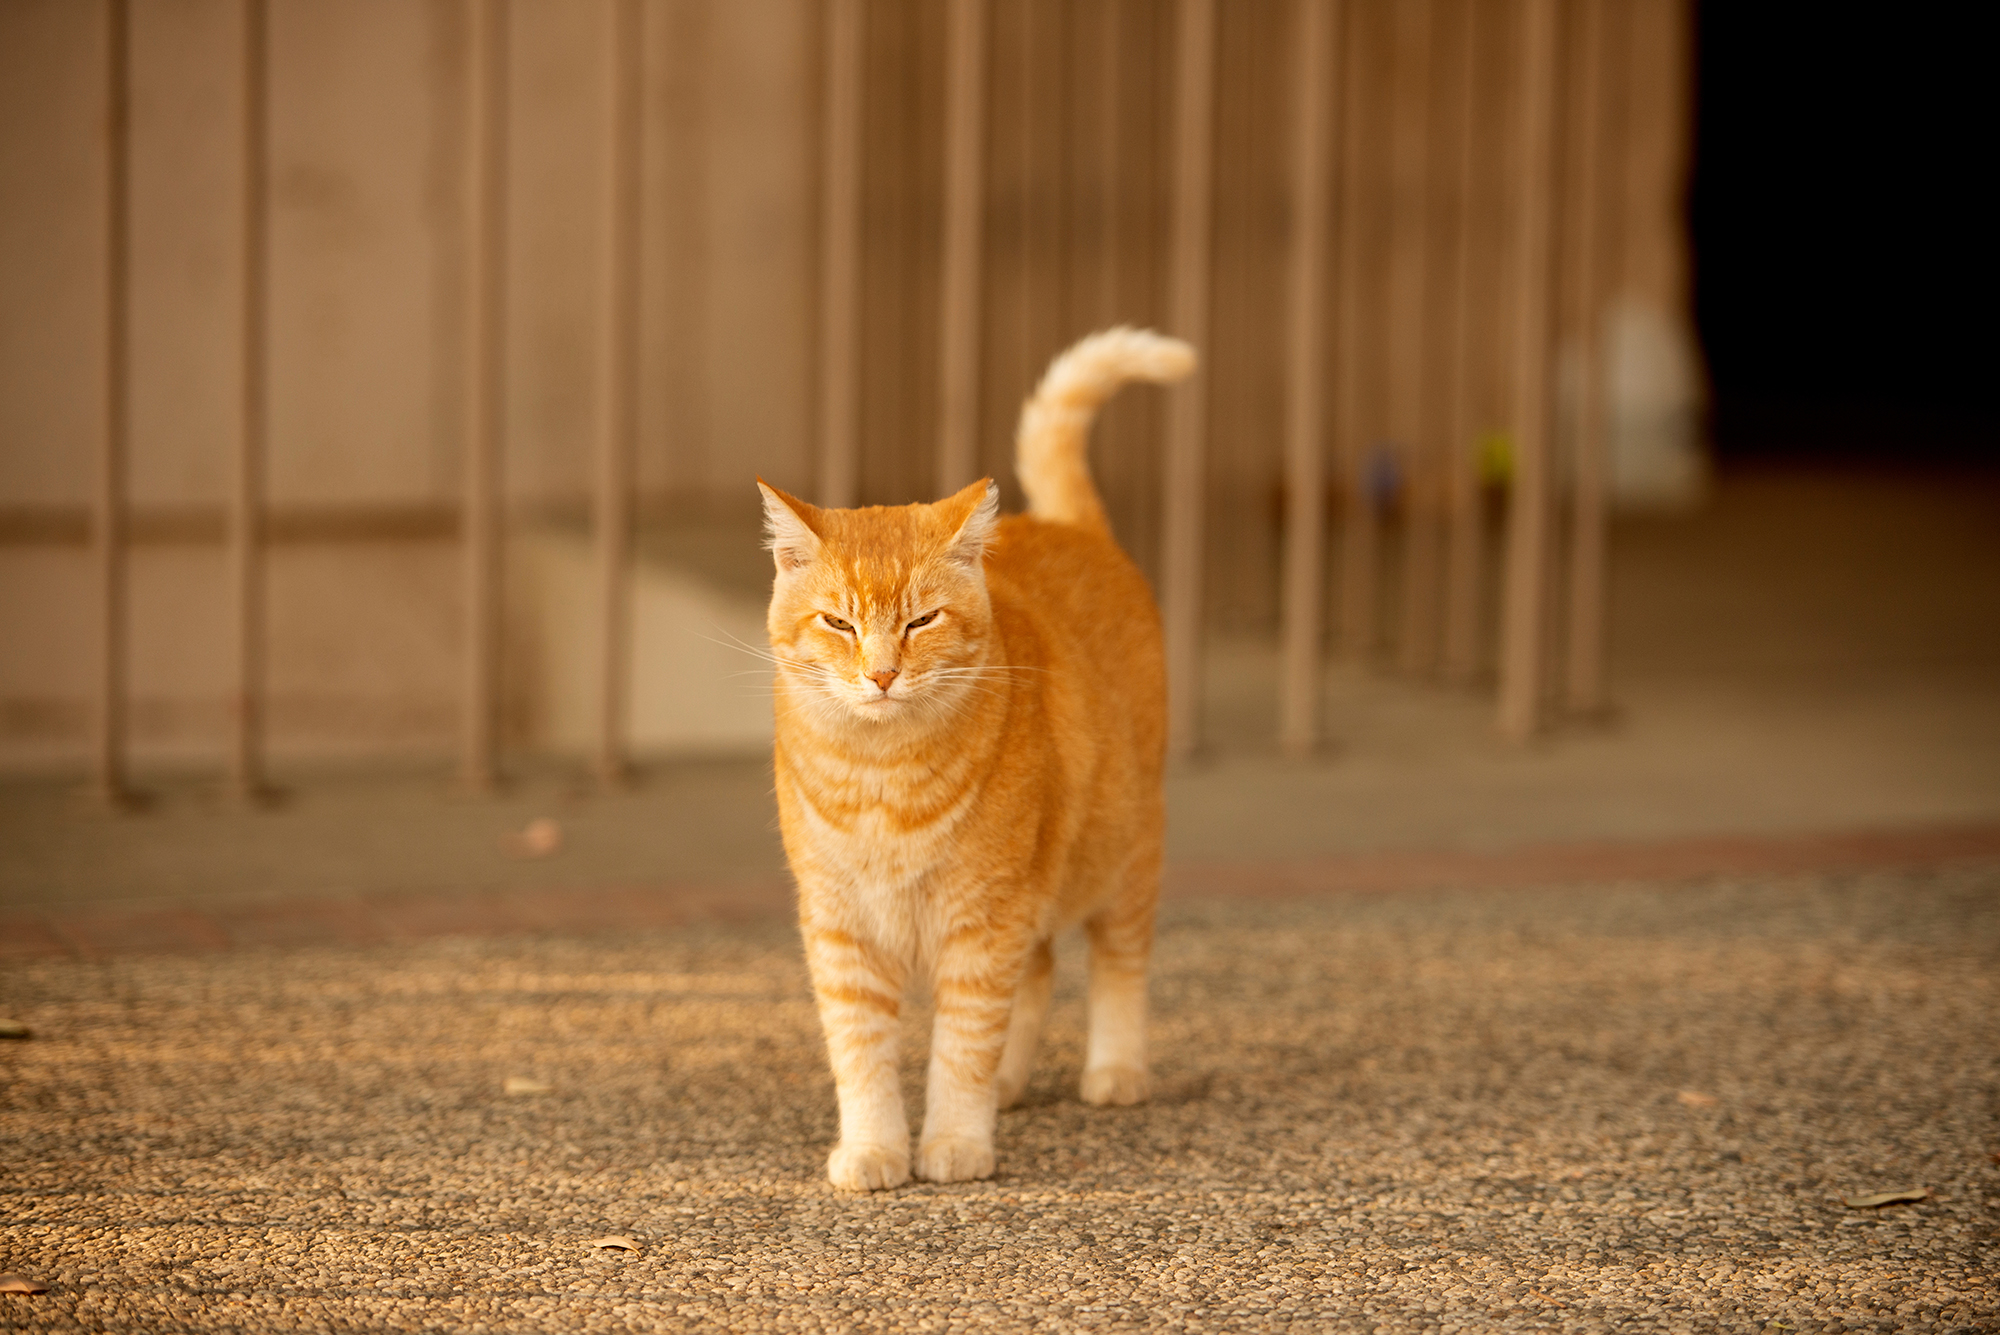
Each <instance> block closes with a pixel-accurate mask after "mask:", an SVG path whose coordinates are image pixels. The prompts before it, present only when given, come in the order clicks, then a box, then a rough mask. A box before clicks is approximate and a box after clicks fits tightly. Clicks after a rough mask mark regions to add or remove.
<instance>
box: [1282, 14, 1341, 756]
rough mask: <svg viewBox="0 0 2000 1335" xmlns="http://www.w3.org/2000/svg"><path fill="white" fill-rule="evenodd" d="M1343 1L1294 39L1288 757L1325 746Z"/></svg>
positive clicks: (1301, 19)
mask: <svg viewBox="0 0 2000 1335" xmlns="http://www.w3.org/2000/svg"><path fill="white" fill-rule="evenodd" d="M1339 4H1340V0H1297V2H1296V4H1295V5H1294V6H1293V13H1294V15H1295V23H1296V27H1295V29H1294V32H1293V39H1292V40H1293V41H1294V42H1295V43H1297V46H1296V48H1295V50H1294V52H1293V58H1294V60H1295V61H1296V65H1295V66H1294V69H1295V74H1294V79H1295V86H1294V88H1293V99H1294V100H1293V106H1294V112H1293V116H1294V119H1293V124H1292V199H1293V210H1294V212H1293V215H1292V236H1291V243H1292V246H1291V250H1292V253H1291V256H1290V267H1291V274H1290V286H1291V290H1292V297H1291V305H1290V309H1289V311H1288V312H1287V313H1288V315H1289V316H1290V317H1291V318H1290V328H1289V329H1288V331H1287V339H1286V349H1287V352H1288V353H1289V356H1288V357H1287V366H1286V384H1285V564H1284V587H1283V595H1282V596H1283V616H1284V629H1283V639H1284V644H1283V648H1282V653H1283V657H1284V667H1283V671H1282V674H1281V677H1280V682H1279V700H1278V744H1279V746H1280V747H1282V748H1283V750H1284V751H1285V753H1286V754H1288V755H1294V756H1299V755H1307V754H1310V753H1311V751H1312V750H1313V749H1314V748H1315V747H1316V746H1318V745H1319V736H1320V720H1319V704H1320V669H1321V656H1320V647H1321V639H1322V636H1323V634H1324V626H1323V619H1322V615H1321V612H1322V606H1323V603H1324V600H1325V590H1324V583H1323V573H1324V570H1325V565H1326V461H1325V450H1326V396H1325V393H1324V389H1323V386H1324V377H1325V372H1326V335H1325V325H1326V243H1327V235H1326V233H1327V203H1328V201H1327V190H1328V187H1329V185H1330V184H1331V178H1332V165H1333V162H1332V157H1333V132H1332V127H1331V126H1330V125H1329V124H1328V123H1327V120H1328V113H1329V110H1330V108H1331V107H1332V106H1333V104H1334V98H1333V88H1332V84H1333V71H1334V70H1336V69H1337V68H1339V66H1338V63H1337V62H1336V61H1335V60H1334V59H1333V52H1332V50H1331V44H1332V39H1333V34H1334V33H1335V32H1336V31H1337V30H1338V23H1339V17H1340V15H1339Z"/></svg>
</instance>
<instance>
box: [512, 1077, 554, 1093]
mask: <svg viewBox="0 0 2000 1335" xmlns="http://www.w3.org/2000/svg"><path fill="white" fill-rule="evenodd" d="M504 1088H505V1089H506V1091H507V1092H508V1093H509V1094H548V1093H552V1092H553V1091H554V1090H555V1086H554V1085H552V1084H550V1083H549V1082H548V1081H546V1080H537V1079H535V1078H534V1077H533V1076H531V1075H510V1076H508V1077H507V1083H506V1085H505V1086H504Z"/></svg>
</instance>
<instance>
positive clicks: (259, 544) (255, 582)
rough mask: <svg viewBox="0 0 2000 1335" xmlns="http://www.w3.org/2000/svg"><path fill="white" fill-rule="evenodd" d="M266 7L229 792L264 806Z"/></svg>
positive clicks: (246, 100) (258, 59)
mask: <svg viewBox="0 0 2000 1335" xmlns="http://www.w3.org/2000/svg"><path fill="white" fill-rule="evenodd" d="M269 23H270V13H269V4H268V0H244V3H243V402H242V412H243V420H242V423H241V425H240V428H239V435H238V437H237V442H236V477H235V487H234V489H233V491H232V494H231V496H230V502H231V504H230V516H229V519H230V522H229V566H230V575H231V588H232V591H233V594H234V602H235V607H234V611H235V618H234V620H235V630H236V689H235V692H234V696H235V698H234V700H233V701H232V702H231V703H232V704H233V705H234V709H233V711H232V713H233V718H232V720H231V721H232V723H233V724H234V728H235V735H234V736H233V738H232V739H231V741H232V745H231V747H230V783H231V787H232V788H233V789H234V791H235V794H236V796H237V797H238V798H239V799H241V800H244V801H252V802H254V801H256V800H258V799H259V798H261V797H262V796H264V792H265V782H264V455H265V450H266V448H267V439H268V431H269V416H268V412H267V405H268V402H269V400H268V397H267V396H268V388H269V377H268V360H267V359H268V345H267V342H266V339H267V321H266V312H267V311H268V310H269V305H268V292H269V275H270V267H269V241H268V238H269V219H270V198H269V191H268V181H269V128H268V127H269V99H268V92H269V70H270V43H269V30H270V29H269Z"/></svg>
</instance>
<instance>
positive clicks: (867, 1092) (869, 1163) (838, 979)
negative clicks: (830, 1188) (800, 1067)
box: [805, 925, 910, 1191]
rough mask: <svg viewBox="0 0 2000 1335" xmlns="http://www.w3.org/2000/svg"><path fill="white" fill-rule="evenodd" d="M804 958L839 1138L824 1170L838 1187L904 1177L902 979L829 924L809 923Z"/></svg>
mask: <svg viewBox="0 0 2000 1335" xmlns="http://www.w3.org/2000/svg"><path fill="white" fill-rule="evenodd" d="M805 941H806V964H807V966H808V967H809V968H810V969H811V971H812V984H813V996H814V999H815V1000H817V1001H818V1003H819V1018H820V1025H821V1027H822V1028H823V1029H825V1031H826V1051H827V1058H828V1060H829V1061H830V1062H831V1064H832V1066H833V1083H834V1089H835V1091H836V1093H837V1095H838V1097H839V1099H840V1143H839V1144H838V1145H836V1146H835V1147H834V1150H833V1154H832V1156H831V1157H830V1158H828V1160H827V1164H826V1175H827V1177H828V1178H829V1179H830V1180H831V1181H832V1182H833V1185H834V1186H836V1187H839V1188H841V1189H843V1190H846V1191H877V1190H880V1189H881V1188H883V1187H900V1186H901V1185H903V1183H905V1182H908V1181H909V1180H910V1124H909V1119H908V1117H907V1115H906V1114H905V1113H904V1111H903V1091H902V1084H901V1080H900V1078H899V1073H898V1069H897V1057H896V1052H897V1046H898V1044H899V1043H900V1041H901V1038H902V1025H901V1016H902V1002H903V977H902V975H901V973H900V971H899V970H897V969H896V968H895V967H894V966H893V964H892V963H891V961H890V960H889V959H888V958H887V956H886V955H885V954H884V953H883V952H882V951H880V950H879V949H876V948H873V947H871V946H870V945H869V943H867V942H865V941H862V940H860V939H858V938H857V937H855V936H853V935H851V934H850V933H848V932H846V931H843V930H841V929H839V928H836V927H831V926H825V925H819V926H812V925H809V926H808V927H807V929H806V932H805Z"/></svg>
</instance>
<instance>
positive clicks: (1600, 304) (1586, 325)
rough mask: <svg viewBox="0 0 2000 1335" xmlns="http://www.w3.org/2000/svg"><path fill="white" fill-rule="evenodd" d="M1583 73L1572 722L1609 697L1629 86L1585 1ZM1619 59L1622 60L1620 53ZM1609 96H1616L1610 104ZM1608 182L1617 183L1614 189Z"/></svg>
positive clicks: (1602, 17)
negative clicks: (1609, 370) (1611, 403)
mask: <svg viewBox="0 0 2000 1335" xmlns="http://www.w3.org/2000/svg"><path fill="white" fill-rule="evenodd" d="M1578 7H1579V12H1578V19H1579V21H1580V23H1581V25H1582V32H1581V33H1580V34H1579V47H1580V54H1581V68H1579V69H1578V71H1577V78H1578V81H1579V83H1580V84H1581V87H1580V88H1579V89H1578V96H1579V101H1580V106H1581V112H1582V115H1581V118H1580V120H1579V121H1578V123H1577V125H1576V134H1577V136H1578V144H1577V152H1576V158H1575V161H1576V164H1577V174H1578V176H1579V178H1580V179H1579V180H1578V182H1577V191H1576V201H1577V213H1576V243H1575V247H1574V251H1573V255H1572V258H1573V259H1574V262H1575V265H1576V277H1575V282H1576V285H1577V288H1578V294H1579V298H1580V305H1581V307H1582V319H1581V321H1580V322H1579V327H1578V335H1579V339H1580V341H1581V343H1582V351H1583V377H1582V386H1581V388H1582V398H1581V401H1580V402H1579V403H1578V405H1577V434H1576V471H1575V474H1574V476H1573V481H1572V485H1573V487H1574V490H1573V492H1572V494H1571V508H1570V525H1571V531H1570V552H1569V556H1570V567H1569V609H1568V610H1569V626H1568V628H1567V629H1568V635H1567V639H1568V645H1567V649H1568V663H1567V669H1568V670H1567V672H1566V673H1565V674H1564V675H1565V678H1566V681H1565V685H1566V688H1567V694H1566V700H1565V703H1566V704H1567V706H1568V708H1569V710H1570V712H1571V713H1573V714H1578V715H1584V716H1590V715H1595V714H1600V713H1602V712H1603V710H1604V707H1605V694H1604V597H1605V592H1604V576H1605V547H1606V541H1605V539H1606V532H1605V524H1606V521H1605V495H1604V493H1605V471H1606V464H1607V460H1606V457H1605V455H1606V453H1607V445H1608V442H1607V441H1606V439H1605V392H1604V390H1605V372H1606V366H1605V358H1604V343H1605V335H1606V333H1607V332H1608V330H1607V329H1606V327H1605V316H1606V314H1607V310H1606V308H1607V305H1608V302H1607V300H1606V299H1607V297H1608V296H1609V295H1610V293H1609V291H1608V286H1609V285H1608V284H1607V283H1606V282H1605V275H1606V273H1607V272H1609V266H1608V264H1607V260H1608V259H1609V258H1610V254H1609V252H1610V251H1611V250H1612V248H1613V247H1614V246H1615V244H1616V243H1615V241H1614V238H1615V237H1616V236H1617V227H1616V219H1617V217H1618V212H1619V211H1618V209H1617V205H1616V203H1615V202H1614V201H1615V200H1616V198H1617V192H1616V190H1615V188H1607V186H1608V185H1611V184H1612V183H1614V182H1615V181H1616V179H1617V176H1618V173H1616V172H1607V171H1606V170H1605V169H1604V168H1605V164H1606V163H1607V162H1617V161H1620V159H1621V158H1622V156H1623V155H1622V154H1621V153H1620V152H1619V149H1620V147H1621V145H1620V144H1619V143H1618V136H1619V133H1620V131H1621V130H1622V129H1623V125H1622V123H1621V121H1620V118H1619V117H1618V116H1617V115H1616V114H1615V113H1614V112H1613V111H1612V109H1611V108H1610V107H1609V106H1607V102H1608V101H1610V100H1613V99H1615V100H1616V101H1617V102H1618V103H1619V106H1620V107H1621V108H1622V105H1623V99H1622V97H1621V96H1619V95H1617V94H1615V93H1612V92H1611V90H1613V89H1616V88H1619V87H1621V86H1622V82H1623V81H1622V79H1619V78H1618V77H1617V75H1615V74H1613V75H1611V76H1610V77H1607V74H1608V73H1609V72H1608V71H1607V70H1606V69H1605V62H1606V59H1607V50H1606V47H1607V42H1606V37H1607V30H1609V29H1611V28H1613V27H1615V26H1617V25H1616V24H1615V23H1614V21H1613V18H1612V15H1611V13H1610V8H1611V7H1610V6H1608V5H1607V4H1606V3H1605V0H1578ZM1613 49H1617V50H1620V51H1622V49H1623V44H1622V43H1619V44H1617V46H1616V47H1614V48H1613ZM1607 94H1609V96H1607ZM1607 178H1608V179H1607Z"/></svg>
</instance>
